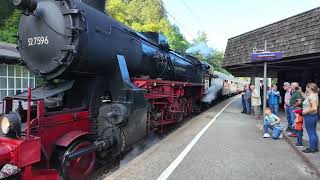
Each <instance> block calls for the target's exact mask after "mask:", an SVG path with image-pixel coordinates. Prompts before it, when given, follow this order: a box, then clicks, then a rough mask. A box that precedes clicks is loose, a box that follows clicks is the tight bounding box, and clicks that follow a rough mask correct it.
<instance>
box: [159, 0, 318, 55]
mask: <svg viewBox="0 0 320 180" xmlns="http://www.w3.org/2000/svg"><path fill="white" fill-rule="evenodd" d="M163 2H164V5H165V8H166V10H167V15H168V17H169V20H170V21H171V23H173V24H175V25H177V26H178V27H179V28H180V31H181V32H182V34H183V35H184V37H185V38H186V39H187V40H188V41H189V42H191V41H192V39H194V38H195V37H196V36H197V34H198V32H199V31H204V32H206V33H207V35H208V40H209V42H208V45H209V46H210V47H212V48H214V49H217V50H225V48H226V45H227V41H228V39H229V38H231V37H234V36H237V35H240V34H243V33H245V32H248V31H251V30H254V29H257V28H259V27H262V26H265V25H268V24H271V23H273V22H277V21H280V20H282V19H285V18H288V17H290V16H293V15H296V14H299V13H302V12H305V11H307V10H310V9H313V8H316V7H319V6H320V0H163Z"/></svg>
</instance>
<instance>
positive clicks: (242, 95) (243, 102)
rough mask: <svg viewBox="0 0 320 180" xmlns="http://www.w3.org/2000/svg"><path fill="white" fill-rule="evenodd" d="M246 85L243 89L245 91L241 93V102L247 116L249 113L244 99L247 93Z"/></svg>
mask: <svg viewBox="0 0 320 180" xmlns="http://www.w3.org/2000/svg"><path fill="white" fill-rule="evenodd" d="M246 87H247V86H246V85H245V86H244V88H243V91H242V92H241V100H242V101H241V102H242V112H241V113H243V114H246V113H247V107H246V101H245V98H244V95H245V93H246Z"/></svg>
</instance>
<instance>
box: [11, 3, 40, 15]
mask: <svg viewBox="0 0 320 180" xmlns="http://www.w3.org/2000/svg"><path fill="white" fill-rule="evenodd" d="M12 2H13V4H14V5H15V6H17V7H18V8H20V9H22V11H23V13H24V14H26V15H30V14H32V13H33V11H34V10H36V9H37V4H38V2H37V1H36V0H13V1H12Z"/></svg>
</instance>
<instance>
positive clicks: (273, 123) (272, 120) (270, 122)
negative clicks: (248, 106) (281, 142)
mask: <svg viewBox="0 0 320 180" xmlns="http://www.w3.org/2000/svg"><path fill="white" fill-rule="evenodd" d="M280 120H281V119H280V118H279V117H278V116H276V115H275V114H272V112H271V109H270V108H268V107H267V108H266V110H265V117H264V122H263V129H264V134H263V137H264V138H269V137H270V134H269V129H271V130H272V135H271V136H272V139H279V138H282V130H283V126H282V125H281V124H280Z"/></svg>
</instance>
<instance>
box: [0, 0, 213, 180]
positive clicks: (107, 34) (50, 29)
mask: <svg viewBox="0 0 320 180" xmlns="http://www.w3.org/2000/svg"><path fill="white" fill-rule="evenodd" d="M13 3H14V4H15V5H16V6H17V7H18V8H19V9H21V12H22V16H21V18H20V21H19V28H18V34H17V43H18V50H19V52H20V54H21V57H22V60H23V62H24V63H25V65H26V66H27V67H28V69H29V70H30V71H32V72H33V73H35V74H36V75H37V76H39V77H42V78H43V79H44V80H45V83H44V85H42V86H41V87H38V88H35V89H33V90H32V92H31V90H30V89H29V91H28V92H24V93H22V94H18V95H15V96H10V97H6V98H5V99H4V107H3V109H4V110H3V112H5V114H4V115H3V116H2V117H1V129H2V132H3V134H4V136H3V137H0V165H1V166H2V170H1V171H0V177H9V176H19V177H21V178H22V179H45V178H49V179H59V176H62V177H63V178H64V179H83V178H85V177H86V176H87V175H88V174H90V172H91V171H92V170H93V168H94V166H95V163H96V160H97V159H99V160H100V161H101V160H104V161H111V160H114V159H116V158H118V157H119V156H120V154H121V153H123V152H126V151H128V150H129V149H130V148H131V147H132V145H134V144H135V143H136V142H137V141H139V140H141V139H142V138H143V137H144V136H145V135H146V133H147V132H149V131H158V132H162V131H163V130H164V128H165V127H166V126H168V125H170V124H173V123H177V122H179V121H181V120H182V119H183V118H184V117H185V116H188V115H190V114H191V113H193V112H195V111H198V109H199V106H200V104H201V99H202V98H203V96H204V92H205V89H208V88H209V87H210V86H211V82H212V79H214V78H215V77H216V76H215V75H214V74H213V73H211V71H210V68H211V67H210V65H208V64H206V63H203V62H201V61H199V60H197V59H196V58H194V57H192V56H185V55H181V54H179V53H177V52H174V51H172V50H170V49H169V46H168V42H167V40H166V39H165V37H164V36H162V35H161V34H158V33H151V32H148V33H137V32H135V31H133V30H132V29H130V28H129V27H127V26H125V25H123V24H121V23H120V22H118V21H116V20H115V19H113V18H112V17H110V16H108V15H106V14H105V13H104V12H103V11H104V4H105V1H104V0H100V1H95V0H82V1H80V0H39V1H36V0H14V1H13ZM205 81H206V82H208V84H206V83H205ZM15 101H27V102H28V108H27V109H23V108H18V110H16V111H15V110H14V108H13V104H14V102H15ZM24 120H26V121H27V122H26V127H25V128H23V130H21V121H24Z"/></svg>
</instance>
